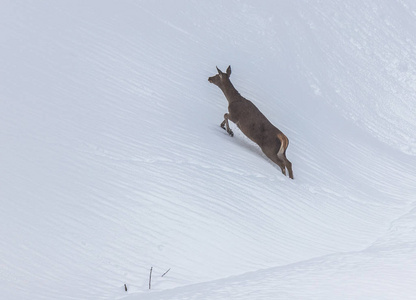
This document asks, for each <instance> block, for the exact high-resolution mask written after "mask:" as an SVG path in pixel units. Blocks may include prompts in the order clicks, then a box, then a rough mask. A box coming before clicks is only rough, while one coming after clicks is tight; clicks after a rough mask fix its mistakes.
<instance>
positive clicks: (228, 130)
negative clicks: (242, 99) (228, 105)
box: [220, 113, 234, 136]
mask: <svg viewBox="0 0 416 300" xmlns="http://www.w3.org/2000/svg"><path fill="white" fill-rule="evenodd" d="M228 116H229V115H228V113H226V114H224V121H222V123H221V125H220V126H221V128H222V129H224V130H226V131H227V133H228V134H229V135H230V136H234V132H233V131H232V130H231V128H230V125H229V124H228V119H229V118H228Z"/></svg>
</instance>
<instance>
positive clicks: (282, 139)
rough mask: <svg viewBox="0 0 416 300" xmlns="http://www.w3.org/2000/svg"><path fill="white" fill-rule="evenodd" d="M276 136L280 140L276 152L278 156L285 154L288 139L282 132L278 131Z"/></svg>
mask: <svg viewBox="0 0 416 300" xmlns="http://www.w3.org/2000/svg"><path fill="white" fill-rule="evenodd" d="M277 138H278V139H279V140H280V149H279V151H278V152H277V156H278V157H282V156H283V155H285V152H286V149H287V147H288V146H289V139H288V138H287V136H285V135H284V134H283V133H281V132H280V133H278V134H277Z"/></svg>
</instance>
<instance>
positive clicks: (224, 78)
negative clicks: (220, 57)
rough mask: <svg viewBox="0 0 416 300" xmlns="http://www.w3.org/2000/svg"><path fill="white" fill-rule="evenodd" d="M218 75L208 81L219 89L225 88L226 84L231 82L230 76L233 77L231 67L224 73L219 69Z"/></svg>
mask: <svg viewBox="0 0 416 300" xmlns="http://www.w3.org/2000/svg"><path fill="white" fill-rule="evenodd" d="M217 71H218V74H217V75H215V76H212V77H209V78H208V81H209V82H211V83H213V84H215V85H216V86H218V87H219V88H222V87H224V83H226V82H229V81H230V75H231V66H228V68H227V71H226V72H225V73H223V72H222V71H221V70H220V69H218V67H217Z"/></svg>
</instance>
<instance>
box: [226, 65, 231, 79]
mask: <svg viewBox="0 0 416 300" xmlns="http://www.w3.org/2000/svg"><path fill="white" fill-rule="evenodd" d="M227 75H228V77H229V76H230V75H231V66H228V68H227Z"/></svg>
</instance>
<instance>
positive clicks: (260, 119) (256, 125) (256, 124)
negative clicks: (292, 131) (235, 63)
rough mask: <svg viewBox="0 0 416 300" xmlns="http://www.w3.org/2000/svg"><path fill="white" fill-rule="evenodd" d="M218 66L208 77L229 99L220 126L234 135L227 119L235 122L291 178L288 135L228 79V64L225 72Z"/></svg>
mask: <svg viewBox="0 0 416 300" xmlns="http://www.w3.org/2000/svg"><path fill="white" fill-rule="evenodd" d="M217 70H218V74H217V75H215V76H212V77H209V78H208V81H209V82H211V83H213V84H215V85H216V86H218V87H219V88H220V89H221V90H222V92H223V93H224V95H225V98H227V100H228V113H226V114H225V115H224V121H223V122H222V123H221V125H220V126H221V127H222V128H223V129H225V130H226V131H227V132H228V134H229V135H230V136H234V133H233V132H232V130H231V129H230V126H229V124H228V120H230V121H232V122H234V123H235V124H236V125H237V127H238V128H239V129H240V130H241V131H242V132H243V133H244V134H245V135H246V136H247V137H248V138H249V139H250V140H252V141H253V142H255V143H256V144H257V145H259V146H260V148H261V150H262V151H263V153H264V154H266V156H267V157H268V158H270V159H271V160H272V161H273V162H274V163H276V164H277V165H278V166H279V167H280V168H281V169H282V173H283V174H284V175H286V168H287V170H288V171H289V177H290V178H292V179H293V171H292V163H291V162H290V161H289V160H288V159H287V158H286V149H287V147H288V146H289V139H288V138H287V137H286V136H285V135H284V134H283V133H282V132H281V131H280V130H279V129H277V128H276V127H275V126H274V125H273V124H272V123H270V121H269V120H268V119H267V118H266V117H265V116H264V115H263V114H262V113H261V112H260V110H259V109H258V108H257V107H256V106H255V105H254V104H253V103H252V102H251V101H249V100H247V99H245V98H244V97H242V96H241V95H240V93H239V92H238V91H237V90H236V89H235V88H234V86H233V84H232V83H231V81H230V75H231V66H228V68H227V71H226V73H223V72H222V71H221V70H220V69H218V67H217Z"/></svg>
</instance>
